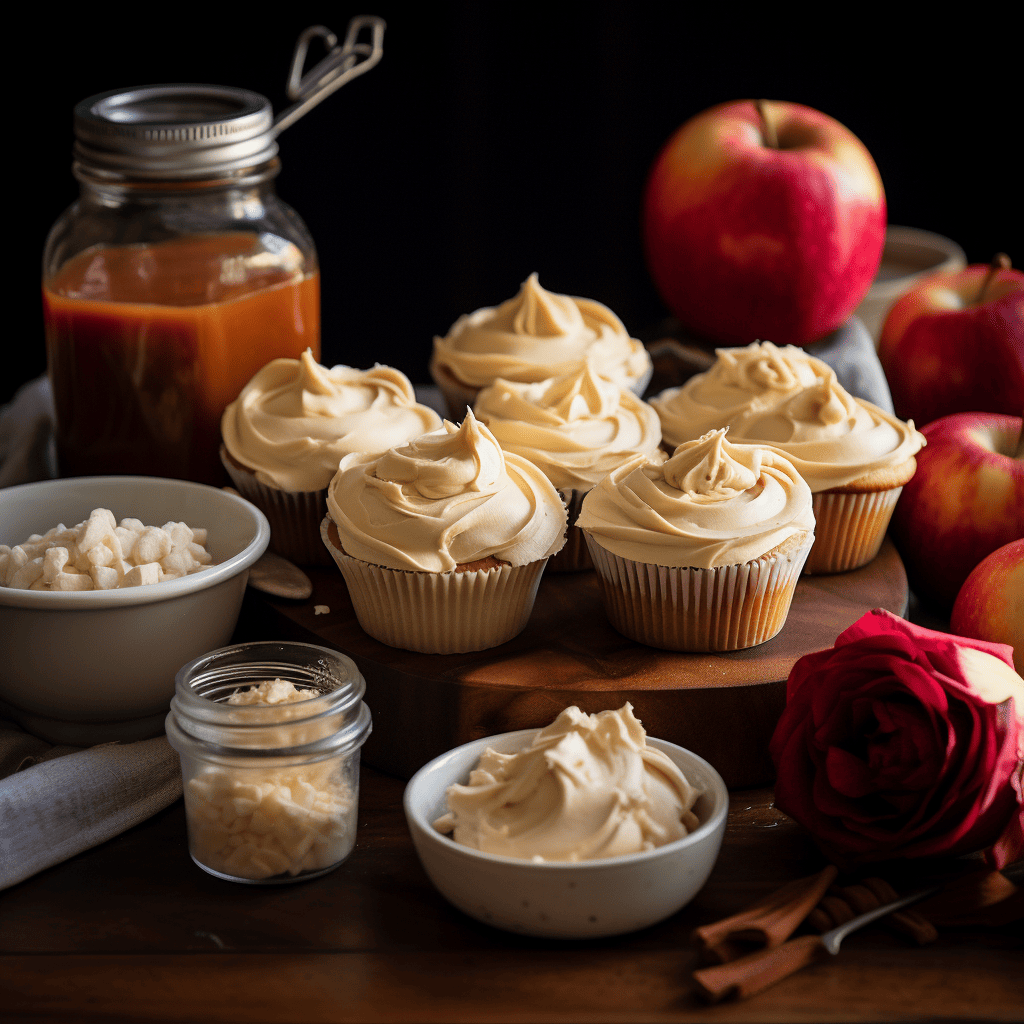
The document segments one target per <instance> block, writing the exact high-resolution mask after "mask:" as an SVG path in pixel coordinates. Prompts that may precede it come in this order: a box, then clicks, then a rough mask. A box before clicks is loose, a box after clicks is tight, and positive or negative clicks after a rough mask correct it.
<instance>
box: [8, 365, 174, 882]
mask: <svg viewBox="0 0 1024 1024" xmlns="http://www.w3.org/2000/svg"><path fill="white" fill-rule="evenodd" d="M55 475H56V474H55V465H54V457H53V397H52V394H51V392H50V383H49V381H48V380H47V379H46V378H45V377H39V378H37V379H36V380H34V381H30V382H29V383H28V384H26V385H25V386H24V387H22V388H21V389H20V390H19V391H18V393H17V394H16V395H15V396H14V399H13V400H12V401H11V403H10V404H9V405H6V406H4V407H3V408H2V409H0V487H10V486H13V485H14V484H22V483H30V482H32V481H34V480H46V479H48V478H50V477H52V476H55ZM2 507H3V495H2V491H0V510H2ZM0 628H3V627H2V624H0ZM180 796H181V768H180V764H179V761H178V755H177V752H176V751H175V750H174V749H173V748H172V747H171V745H170V744H169V743H168V742H167V739H166V738H165V737H163V736H159V737H157V738H155V739H150V740H141V741H139V742H137V743H123V744H122V743H106V744H102V745H101V746H97V747H89V748H85V749H83V748H81V747H67V746H52V745H51V744H49V743H47V742H46V741H45V740H41V739H37V738H36V737H35V736H32V735H30V734H29V733H27V732H25V731H24V730H22V729H21V728H19V727H18V726H17V725H15V724H14V723H13V722H10V721H8V720H6V719H4V718H0V889H6V888H7V887H8V886H11V885H15V884H16V883H18V882H21V881H23V880H24V879H26V878H28V877H29V876H31V875H34V874H35V873H36V872H37V871H42V870H43V869H44V868H48V867H51V866H52V865H54V864H58V863H60V861H62V860H66V859H67V858H68V857H73V856H74V855H75V854H76V853H81V852H82V851H83V850H88V849H89V848H90V847H93V846H98V845H99V844H100V843H102V842H105V841H106V840H107V839H111V838H113V837H114V836H116V835H118V833H120V832H124V831H125V829H128V828H131V827H132V825H137V824H138V823H139V822H141V821H144V820H145V819H146V818H148V817H150V815H153V814H156V812H157V811H159V810H162V809H163V808H164V807H167V806H168V805H170V804H172V803H174V801H175V800H177V799H178V797H180Z"/></svg>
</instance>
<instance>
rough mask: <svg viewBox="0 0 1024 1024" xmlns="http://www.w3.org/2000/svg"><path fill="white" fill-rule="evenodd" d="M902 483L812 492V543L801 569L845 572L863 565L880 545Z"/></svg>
mask: <svg viewBox="0 0 1024 1024" xmlns="http://www.w3.org/2000/svg"><path fill="white" fill-rule="evenodd" d="M902 490H903V488H902V487H890V488H889V489H888V490H884V491H865V492H862V493H860V494H855V493H852V492H843V491H839V492H834V491H821V492H819V493H817V494H814V495H812V499H813V506H814V521H815V524H816V525H815V531H814V532H815V541H814V547H812V548H811V553H810V555H809V556H808V558H807V564H806V565H805V566H804V572H805V573H806V574H807V575H808V576H813V575H824V574H828V573H836V572H847V571H848V570H850V569H859V568H860V567H861V566H862V565H867V564H868V562H870V561H871V560H872V559H873V558H874V557H875V555H877V554H878V549H879V548H880V547H881V546H882V541H883V540H884V538H885V531H886V530H887V529H888V527H889V520H890V519H891V518H892V513H893V509H895V507H896V500H897V498H899V496H900V492H901V491H902Z"/></svg>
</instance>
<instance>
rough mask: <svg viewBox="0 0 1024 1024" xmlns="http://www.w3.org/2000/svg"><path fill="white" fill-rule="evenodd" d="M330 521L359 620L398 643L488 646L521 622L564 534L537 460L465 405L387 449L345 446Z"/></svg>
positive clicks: (451, 648) (329, 537) (331, 493)
mask: <svg viewBox="0 0 1024 1024" xmlns="http://www.w3.org/2000/svg"><path fill="white" fill-rule="evenodd" d="M327 508H328V516H327V518H325V519H324V521H323V524H322V527H321V531H322V537H323V541H324V544H325V545H326V546H327V549H328V550H329V551H330V553H331V555H332V556H333V558H334V560H335V561H336V562H337V563H338V567H339V568H340V569H341V572H342V575H343V576H344V577H345V582H346V583H347V584H348V592H349V595H350V597H351V598H352V604H353V607H354V608H355V613H356V618H357V619H358V620H359V625H360V626H362V627H363V629H364V630H365V631H366V632H367V633H369V634H370V636H372V637H374V638H376V639H377V640H380V641H381V643H385V644H388V645H390V646H392V647H402V648H405V649H407V650H412V651H423V652H425V653H430V654H453V653H457V652H462V651H479V650H483V649H485V648H488V647H494V646H497V645H498V644H500V643H504V642H505V641H506V640H510V639H512V637H514V636H516V635H517V634H518V633H520V632H522V630H523V629H524V627H525V626H526V623H527V621H528V619H529V617H530V612H531V611H532V609H533V603H534V599H535V598H536V595H537V587H538V585H539V583H540V577H541V573H543V571H544V566H545V564H546V563H547V560H548V558H549V557H550V556H551V555H553V554H554V553H555V552H556V551H558V550H559V549H560V548H561V547H562V544H563V543H564V538H565V526H566V516H565V506H564V505H563V504H562V500H561V498H559V496H558V492H557V491H556V490H555V488H554V487H553V486H552V485H551V483H550V482H549V481H548V479H547V477H545V476H544V474H543V473H541V471H540V470H539V469H537V467H536V466H534V465H532V464H531V463H529V462H527V461H526V460H525V459H521V458H519V457H518V456H517V455H506V454H504V453H503V452H502V450H501V448H500V446H499V445H498V442H497V441H496V440H495V439H494V436H493V435H492V434H491V432H490V431H489V430H488V429H487V428H486V427H485V426H483V425H482V424H480V423H478V422H477V421H476V419H475V417H474V416H473V414H472V412H468V413H467V415H466V420H465V422H464V423H463V424H462V425H461V426H456V425H455V424H453V423H449V422H447V421H446V422H445V423H444V425H443V427H442V428H441V429H440V430H436V431H433V432H432V433H429V434H425V435H423V436H422V437H419V438H416V439H415V440H413V441H410V442H408V443H406V444H404V445H399V446H396V447H394V448H392V449H390V450H389V451H387V452H385V453H384V454H383V455H380V456H368V455H347V456H345V458H344V459H342V460H341V465H340V466H339V467H338V472H337V474H336V475H335V477H334V479H333V480H332V481H331V485H330V487H329V488H328V493H327Z"/></svg>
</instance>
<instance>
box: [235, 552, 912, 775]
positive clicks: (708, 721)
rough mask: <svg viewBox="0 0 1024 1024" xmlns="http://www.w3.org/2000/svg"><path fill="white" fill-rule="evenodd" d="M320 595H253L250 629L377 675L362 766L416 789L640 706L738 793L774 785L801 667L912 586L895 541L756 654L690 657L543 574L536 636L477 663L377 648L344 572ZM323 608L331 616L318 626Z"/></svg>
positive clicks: (594, 589) (808, 598)
mask: <svg viewBox="0 0 1024 1024" xmlns="http://www.w3.org/2000/svg"><path fill="white" fill-rule="evenodd" d="M309 575H310V577H311V579H312V581H313V595H312V597H311V598H310V599H309V600H307V601H302V602H289V601H284V600H280V599H276V598H271V597H268V596H266V595H263V594H257V593H256V592H255V591H253V590H251V589H250V590H249V592H248V597H247V602H248V605H249V608H248V612H249V615H248V618H249V620H250V621H251V622H252V623H253V627H252V628H254V629H255V630H256V631H257V632H258V633H259V635H261V636H262V637H267V636H273V637H275V638H277V637H283V636H288V637H291V638H293V639H299V640H305V641H306V642H309V643H321V644H326V645H327V646H330V647H335V648H337V649H339V650H341V651H344V652H345V653H346V654H348V655H350V656H351V657H352V658H353V659H354V660H355V661H356V663H357V664H358V665H359V668H360V670H361V671H362V673H363V675H364V676H365V677H366V683H367V695H366V702H367V704H368V705H369V707H370V711H371V712H372V714H373V733H372V735H371V737H370V739H369V740H368V741H367V744H366V746H365V747H364V748H363V759H364V760H365V761H366V762H367V763H368V764H370V765H372V766H373V767H374V768H376V769H378V770H380V771H384V772H388V773H389V774H392V775H397V776H399V777H401V778H409V777H410V776H411V775H412V774H413V773H414V772H415V771H416V770H417V769H418V768H419V767H420V766H421V765H423V764H425V763H426V762H427V761H429V760H430V759H431V758H433V757H436V756H437V755H438V754H442V753H444V752H445V751H446V750H449V749H451V748H452V747H455V746H458V745H459V744H461V743H466V742H468V741H469V740H472V739H478V738H479V737H481V736H490V735H493V734H495V733H501V732H507V731H509V730H513V729H527V728H534V727H541V726H544V725H547V724H548V723H549V722H551V721H552V720H553V719H554V717H555V716H556V715H557V714H558V712H559V711H561V710H562V709H563V708H565V707H567V706H568V705H570V704H576V705H578V706H579V707H580V708H581V709H582V710H584V711H587V712H596V711H603V710H605V709H607V708H618V707H621V706H622V705H623V704H624V703H625V702H626V701H630V702H631V703H632V704H633V708H634V710H635V712H636V714H637V716H638V717H639V718H640V719H641V721H642V722H643V724H644V727H645V728H646V729H647V731H648V733H649V734H650V735H652V736H658V737H660V738H662V739H666V740H669V741H670V742H672V743H678V744H679V745H680V746H683V747H687V748H688V749H690V750H693V751H694V752H696V753H698V754H700V755H701V756H702V757H704V758H706V759H707V760H708V761H710V762H711V764H713V765H714V766H715V767H716V768H717V769H718V771H719V772H720V773H721V774H722V777H723V778H724V779H725V781H726V783H727V784H728V785H729V786H730V787H733V788H739V787H747V786H758V785H765V784H767V783H769V782H771V781H772V778H773V775H774V772H773V768H772V764H771V759H770V758H769V756H768V741H769V739H770V737H771V734H772V731H773V730H774V728H775V723H776V722H777V721H778V717H779V715H780V714H781V712H782V708H783V707H784V705H785V701H786V683H785V681H786V679H787V677H788V676H789V672H790V669H791V668H792V667H793V664H794V663H795V662H796V661H797V659H798V658H800V657H802V656H803V655H805V654H808V653H810V652H811V651H817V650H821V649H822V648H825V647H831V646H832V644H833V643H834V642H835V639H836V637H837V636H838V635H839V634H840V633H841V632H842V631H843V630H844V629H846V627H847V626H849V625H850V624H851V623H853V622H855V621H856V620H857V619H858V618H860V616H861V615H863V614H864V612H866V611H869V610H870V609H872V608H886V609H888V610H889V611H892V612H895V613H896V614H898V615H902V614H904V612H905V611H906V608H907V598H908V590H907V577H906V574H905V573H904V571H903V564H902V562H901V561H900V558H899V555H898V554H897V553H896V549H895V548H894V547H893V546H892V544H891V543H890V542H889V541H888V540H887V541H886V542H885V543H884V544H883V546H882V550H881V552H880V553H879V555H878V557H877V558H876V559H875V560H874V561H873V562H871V563H870V564H869V565H867V566H865V567H864V568H863V569H858V570H856V571H855V572H849V573H842V574H840V575H837V576H804V577H802V578H801V580H800V583H799V584H798V586H797V590H796V594H795V595H794V598H793V604H792V607H791V609H790V613H789V617H788V619H787V620H786V625H785V627H784V628H783V630H782V632H781V633H779V635H778V636H776V637H774V638H773V639H772V640H769V641H768V642H767V643H764V644H761V645H760V646H758V647H753V648H750V649H748V650H745V651H735V652H730V653H725V654H680V653H676V652H672V651H662V650H658V649H656V648H653V647H645V646H643V645H641V644H637V643H634V642H633V641H632V640H628V639H627V638H626V637H624V636H622V635H621V634H619V633H617V632H616V631H615V630H614V629H613V628H612V627H611V626H610V625H609V623H608V620H607V618H606V617H605V614H604V610H603V608H602V605H601V596H600V590H599V587H598V583H597V578H596V576H595V574H594V573H593V572H592V571H591V572H583V573H561V574H545V576H544V577H543V579H542V580H541V584H540V590H539V591H538V594H537V603H536V605H535V607H534V611H533V614H532V616H531V618H530V622H529V624H528V625H527V627H526V629H525V630H524V631H523V632H522V633H521V634H520V635H519V636H518V637H516V638H515V639H514V640H511V641H509V642H508V643H506V644H502V645H501V646H500V647H495V648H492V649H490V650H487V651H479V652H474V653H471V654H452V655H435V654H417V653H414V652H411V651H403V650H398V649H396V648H393V647H387V646H385V645H384V644H381V643H378V642H377V641H376V640H374V639H372V638H371V637H369V636H367V635H366V633H364V632H363V630H362V629H361V628H360V627H359V624H358V623H357V622H356V619H355V614H354V613H353V610H352V605H351V602H350V601H349V598H348V592H347V590H346V588H345V583H344V580H343V579H342V577H341V574H340V573H339V572H338V571H337V570H335V569H333V568H330V569H311V570H309ZM317 606H321V607H323V606H326V607H327V608H329V611H328V612H326V613H321V614H317V613H316V608H317Z"/></svg>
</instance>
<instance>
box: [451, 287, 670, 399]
mask: <svg viewBox="0 0 1024 1024" xmlns="http://www.w3.org/2000/svg"><path fill="white" fill-rule="evenodd" d="M587 359H589V360H590V362H591V364H592V365H593V367H594V369H595V371H596V372H597V373H598V374H599V375H600V376H602V377H604V378H605V379H607V380H611V381H614V382H615V383H617V384H621V385H622V386H623V387H628V388H631V389H632V390H633V391H635V392H636V393H637V394H641V393H642V392H643V388H644V387H645V386H646V384H647V381H648V380H649V379H650V374H651V369H652V367H651V359H650V356H649V355H648V354H647V350H646V349H645V348H644V346H643V345H642V344H641V343H640V342H639V341H637V340H636V339H635V338H631V337H630V336H629V333H628V332H627V331H626V328H625V327H624V326H623V324H622V321H621V320H620V319H619V318H618V317H617V316H616V315H615V314H614V313H613V312H612V311H611V310H610V309H608V307H607V306H604V305H602V304H601V303H600V302H595V301H594V300H592V299H582V298H574V297H572V296H569V295H557V294H555V293H553V292H549V291H546V290H545V289H544V288H542V287H541V285H540V282H539V281H538V278H537V275H536V274H535V273H534V274H531V275H530V276H529V277H528V278H527V280H526V281H525V282H523V285H522V288H521V289H520V291H519V294H518V295H516V296H515V297H514V298H511V299H508V300H507V301H506V302H503V303H502V304H501V305H499V306H493V307H491V306H488V307H484V308H483V309H478V310H476V312H474V313H467V314H464V315H463V316H461V317H459V319H458V320H457V321H456V322H455V324H454V325H453V326H452V328H451V330H449V332H448V333H447V334H446V335H445V336H444V337H443V338H442V337H435V338H434V355H433V359H432V361H431V369H432V372H434V373H435V376H438V374H437V371H438V370H443V371H447V372H448V373H449V374H450V376H451V377H452V378H453V379H454V383H456V384H461V385H463V386H464V387H468V388H470V389H478V388H482V387H486V386H487V385H488V384H491V383H492V382H493V381H495V380H496V379H497V378H499V377H501V378H503V379H504V380H508V381H518V382H521V383H536V382H538V381H542V380H546V379H547V378H549V377H558V376H562V375H563V374H566V373H570V372H573V371H575V370H577V369H579V367H580V366H581V364H582V363H583V362H584V360H587ZM438 383H439V384H442V385H443V384H444V378H443V375H441V376H440V379H439V380H438Z"/></svg>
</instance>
